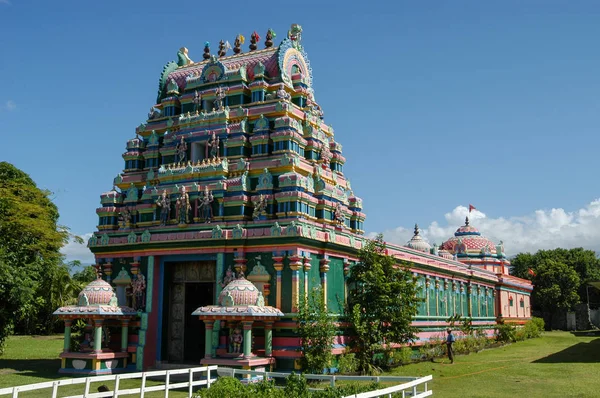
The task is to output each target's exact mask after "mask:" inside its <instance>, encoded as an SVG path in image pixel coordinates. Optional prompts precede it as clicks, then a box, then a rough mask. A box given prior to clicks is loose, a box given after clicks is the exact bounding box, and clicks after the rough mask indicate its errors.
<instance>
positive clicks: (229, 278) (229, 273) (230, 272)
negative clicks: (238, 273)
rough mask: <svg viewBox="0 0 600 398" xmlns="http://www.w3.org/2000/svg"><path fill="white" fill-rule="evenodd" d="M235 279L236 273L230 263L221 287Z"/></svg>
mask: <svg viewBox="0 0 600 398" xmlns="http://www.w3.org/2000/svg"><path fill="white" fill-rule="evenodd" d="M233 280H235V274H234V273H233V270H232V269H231V265H230V266H229V267H228V268H227V271H225V276H224V277H223V282H221V287H225V286H227V285H229V283H230V282H231V281H233Z"/></svg>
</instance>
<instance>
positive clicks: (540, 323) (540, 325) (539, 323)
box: [530, 316, 546, 333]
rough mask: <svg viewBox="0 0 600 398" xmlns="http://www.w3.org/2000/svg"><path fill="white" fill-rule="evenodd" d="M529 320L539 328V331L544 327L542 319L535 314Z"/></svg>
mask: <svg viewBox="0 0 600 398" xmlns="http://www.w3.org/2000/svg"><path fill="white" fill-rule="evenodd" d="M530 322H533V323H534V324H535V325H536V326H537V327H538V329H539V330H540V333H541V332H543V331H544V329H545V327H546V324H545V322H544V319H543V318H538V317H537V316H534V317H533V318H531V321H530Z"/></svg>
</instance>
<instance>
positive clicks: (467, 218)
mask: <svg viewBox="0 0 600 398" xmlns="http://www.w3.org/2000/svg"><path fill="white" fill-rule="evenodd" d="M465 226H467V227H468V226H469V216H467V217H465Z"/></svg>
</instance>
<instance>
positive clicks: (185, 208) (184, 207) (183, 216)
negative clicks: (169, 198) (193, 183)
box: [176, 186, 192, 224]
mask: <svg viewBox="0 0 600 398" xmlns="http://www.w3.org/2000/svg"><path fill="white" fill-rule="evenodd" d="M176 208H177V220H178V222H179V224H187V223H189V222H190V220H189V213H190V210H191V209H192V206H191V205H190V196H189V195H188V193H187V192H186V190H185V186H182V187H181V190H180V193H179V198H178V199H177V204H176Z"/></svg>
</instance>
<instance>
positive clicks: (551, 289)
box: [532, 259, 580, 327]
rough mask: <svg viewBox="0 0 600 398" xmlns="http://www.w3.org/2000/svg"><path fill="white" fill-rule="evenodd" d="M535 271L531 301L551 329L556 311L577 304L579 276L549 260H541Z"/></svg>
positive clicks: (560, 264)
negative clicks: (537, 307)
mask: <svg viewBox="0 0 600 398" xmlns="http://www.w3.org/2000/svg"><path fill="white" fill-rule="evenodd" d="M536 269H537V271H536V275H535V277H534V279H533V284H534V286H535V288H534V290H533V295H532V296H533V300H534V302H535V303H536V304H537V305H538V306H539V308H540V310H541V311H542V313H543V315H544V320H545V321H546V324H548V325H550V327H551V325H552V317H553V315H554V313H555V312H556V310H569V309H571V308H572V307H573V306H574V305H575V304H577V303H578V302H579V294H578V293H577V288H578V287H579V284H580V280H579V276H578V275H577V272H575V270H574V269H573V268H571V267H569V266H568V265H566V264H564V263H561V262H558V261H555V260H550V259H544V260H541V261H540V262H539V263H538V264H537V267H536Z"/></svg>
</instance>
